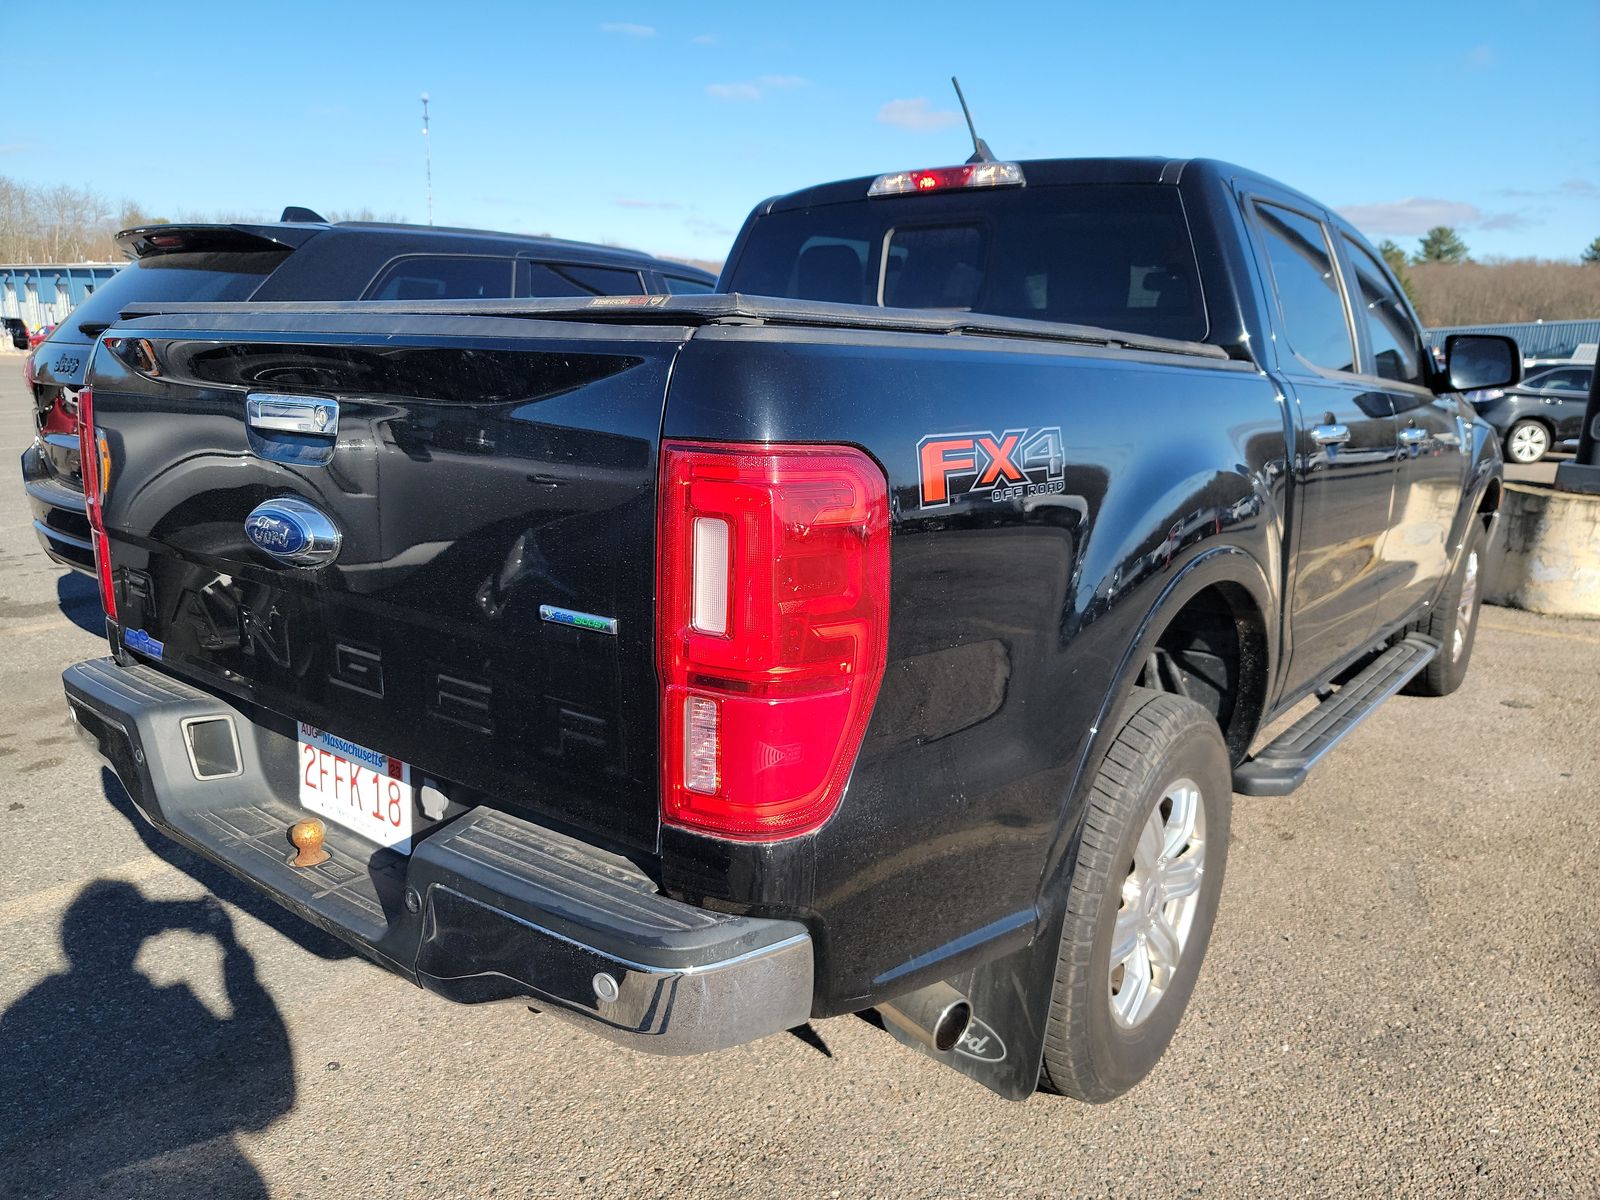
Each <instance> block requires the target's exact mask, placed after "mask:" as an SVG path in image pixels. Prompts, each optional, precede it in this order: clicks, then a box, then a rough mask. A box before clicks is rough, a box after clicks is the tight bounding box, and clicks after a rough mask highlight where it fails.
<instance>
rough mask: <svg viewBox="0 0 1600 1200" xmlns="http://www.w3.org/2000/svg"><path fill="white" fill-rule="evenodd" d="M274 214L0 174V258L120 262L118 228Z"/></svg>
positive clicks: (357, 216)
mask: <svg viewBox="0 0 1600 1200" xmlns="http://www.w3.org/2000/svg"><path fill="white" fill-rule="evenodd" d="M325 215H326V216H327V218H328V220H330V221H401V220H404V218H403V217H402V216H400V215H399V214H398V213H383V214H379V213H374V212H373V211H372V210H371V209H361V210H360V211H357V212H338V211H330V212H328V213H326V214H325ZM277 217H278V214H277V213H272V214H271V215H266V214H262V213H258V212H256V213H248V212H218V213H200V212H178V213H174V214H171V215H170V216H169V215H166V214H162V213H157V212H152V211H151V210H150V209H147V208H145V207H144V206H143V205H140V204H135V203H134V202H133V201H131V200H117V201H113V200H110V199H108V198H107V197H106V196H105V195H104V194H102V193H100V192H97V191H95V190H94V189H92V188H83V187H72V186H70V185H66V184H63V185H61V186H59V187H33V186H30V185H28V184H25V183H22V182H20V181H18V180H15V179H10V178H8V177H7V176H4V175H0V263H73V262H121V261H122V258H123V254H122V250H121V248H120V247H118V245H117V242H116V237H117V234H118V233H119V232H121V231H122V230H124V229H134V228H137V227H138V226H140V225H160V224H163V223H165V222H167V221H184V222H193V223H195V224H206V223H221V224H226V223H229V222H234V221H245V222H254V221H275V220H277Z"/></svg>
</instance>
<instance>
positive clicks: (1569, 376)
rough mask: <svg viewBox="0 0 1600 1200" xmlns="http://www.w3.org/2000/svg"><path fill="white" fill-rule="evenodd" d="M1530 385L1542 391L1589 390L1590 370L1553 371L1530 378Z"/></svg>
mask: <svg viewBox="0 0 1600 1200" xmlns="http://www.w3.org/2000/svg"><path fill="white" fill-rule="evenodd" d="M1528 386H1529V387H1534V388H1538V389H1539V390H1540V391H1550V392H1587V391H1588V390H1589V372H1587V371H1551V372H1549V373H1548V374H1545V375H1540V376H1537V377H1536V378H1534V379H1531V380H1529V381H1528Z"/></svg>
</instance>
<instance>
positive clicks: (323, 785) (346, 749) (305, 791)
mask: <svg viewBox="0 0 1600 1200" xmlns="http://www.w3.org/2000/svg"><path fill="white" fill-rule="evenodd" d="M300 804H301V807H303V808H308V809H310V810H311V811H312V812H314V813H318V814H320V815H321V816H324V817H327V818H328V820H330V821H334V822H337V823H338V824H340V825H343V826H344V827H345V828H346V829H353V830H354V831H355V832H356V833H359V834H360V835H361V836H362V837H364V838H369V839H371V840H372V841H374V842H377V843H378V844H379V845H380V846H389V847H391V848H392V849H395V850H398V851H400V852H401V853H402V854H409V853H411V830H412V817H413V814H414V813H415V812H416V791H415V789H414V788H412V786H411V767H410V765H409V764H407V763H403V762H401V761H400V760H399V759H398V758H395V757H393V756H391V755H388V754H379V753H378V752H377V751H376V750H368V749H367V748H366V747H365V746H358V745H357V744H356V743H355V742H352V741H349V740H347V739H345V738H342V737H339V736H338V735H337V734H332V733H329V732H327V731H326V730H323V729H318V728H317V727H316V726H315V725H307V724H306V723H305V722H304V721H302V722H300Z"/></svg>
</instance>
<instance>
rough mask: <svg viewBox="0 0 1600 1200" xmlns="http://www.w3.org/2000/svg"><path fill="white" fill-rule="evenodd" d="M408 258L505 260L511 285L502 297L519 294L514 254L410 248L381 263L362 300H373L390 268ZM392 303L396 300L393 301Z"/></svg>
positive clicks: (506, 297) (507, 298) (373, 274)
mask: <svg viewBox="0 0 1600 1200" xmlns="http://www.w3.org/2000/svg"><path fill="white" fill-rule="evenodd" d="M408 258H482V259H488V260H490V261H492V262H503V263H505V264H506V267H507V269H508V270H509V271H510V272H511V286H510V288H509V290H507V292H506V294H505V296H504V297H502V298H503V299H506V300H510V299H512V298H513V297H514V296H516V294H517V291H516V289H517V260H516V258H515V257H513V256H507V255H504V254H438V253H434V252H432V251H428V250H408V251H406V252H405V253H404V254H396V255H395V256H394V257H393V258H390V259H389V260H388V261H386V262H384V263H381V264H380V265H379V267H378V269H377V270H376V271H374V272H373V273H372V278H371V279H369V280H368V281H367V286H366V288H365V289H363V290H362V293H361V297H360V298H361V299H362V300H371V299H372V294H373V293H374V292H376V291H377V290H378V285H379V284H381V283H384V282H385V276H387V275H388V274H389V271H390V269H391V268H393V267H394V266H395V265H396V264H398V263H400V262H403V261H404V260H406V259H408ZM391 303H396V302H393V301H391Z"/></svg>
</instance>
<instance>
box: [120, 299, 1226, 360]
mask: <svg viewBox="0 0 1600 1200" xmlns="http://www.w3.org/2000/svg"><path fill="white" fill-rule="evenodd" d="M174 316H185V317H212V316H214V317H222V316H233V317H241V318H246V320H241V321H228V322H225V323H224V326H223V327H225V328H227V329H230V330H235V329H237V330H243V329H251V328H253V329H256V330H258V331H262V332H266V331H269V330H270V331H273V332H277V331H285V332H288V331H296V332H306V330H305V327H304V318H307V317H316V316H328V317H345V318H359V317H367V316H438V317H447V316H448V317H522V318H525V319H529V320H540V321H585V322H594V323H610V322H616V323H622V324H629V325H680V326H681V325H718V324H721V325H775V326H807V327H828V328H834V329H867V330H876V331H883V332H889V333H942V334H969V335H976V336H982V337H1010V338H1029V339H1033V340H1036V341H1044V342H1069V343H1075V344H1080V345H1092V346H1108V347H1112V348H1119V349H1126V350H1141V351H1147V352H1151V353H1156V354H1183V355H1188V356H1190V357H1194V358H1212V359H1224V360H1225V359H1227V358H1228V357H1229V356H1228V352H1227V351H1226V350H1224V349H1223V348H1222V347H1221V346H1212V345H1208V344H1207V343H1204V342H1185V341H1177V340H1175V339H1172V338H1159V337H1145V336H1143V335H1140V334H1136V333H1123V332H1120V331H1118V330H1114V329H1100V328H1097V327H1095V326H1092V325H1066V324H1058V323H1056V322H1054V321H1033V320H1029V319H1027V318H1025V317H998V316H992V315H990V314H988V313H975V312H963V311H958V310H953V309H938V308H877V307H874V306H872V305H869V304H833V303H827V302H824V301H820V300H788V299H782V298H779V297H775V296H746V295H744V294H743V293H738V292H735V293H728V294H724V293H708V294H704V295H695V296H595V297H593V298H592V299H588V300H572V299H567V298H563V297H552V298H548V299H546V298H532V299H525V298H517V299H507V300H324V301H297V300H277V301H267V302H263V303H240V302H235V303H230V304H196V303H191V304H183V303H176V302H170V301H169V302H167V303H144V304H129V305H128V306H127V307H126V308H124V309H123V310H122V317H123V319H124V320H134V319H136V318H139V317H174ZM284 318H288V320H285V319H284ZM204 324H205V323H204V322H192V321H191V322H184V323H183V325H182V326H180V327H186V328H195V329H198V328H201V327H203V326H204ZM344 324H345V328H348V327H349V323H348V321H347V322H345V323H344Z"/></svg>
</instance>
